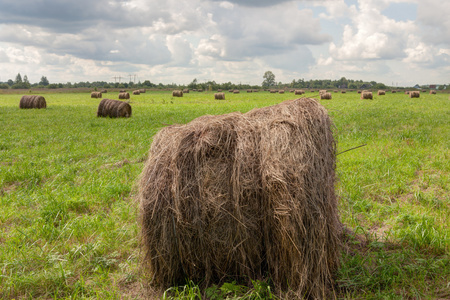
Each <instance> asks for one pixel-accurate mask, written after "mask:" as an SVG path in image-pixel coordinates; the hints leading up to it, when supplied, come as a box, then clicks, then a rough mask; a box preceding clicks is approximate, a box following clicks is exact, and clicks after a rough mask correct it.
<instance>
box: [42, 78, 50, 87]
mask: <svg viewBox="0 0 450 300" xmlns="http://www.w3.org/2000/svg"><path fill="white" fill-rule="evenodd" d="M39 84H40V85H43V86H47V85H49V84H50V82H48V79H47V77H45V76H42V77H41V81H39Z"/></svg>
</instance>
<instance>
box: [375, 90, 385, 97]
mask: <svg viewBox="0 0 450 300" xmlns="http://www.w3.org/2000/svg"><path fill="white" fill-rule="evenodd" d="M377 95H378V96H384V95H386V92H385V91H383V90H379V91H378V93H377Z"/></svg>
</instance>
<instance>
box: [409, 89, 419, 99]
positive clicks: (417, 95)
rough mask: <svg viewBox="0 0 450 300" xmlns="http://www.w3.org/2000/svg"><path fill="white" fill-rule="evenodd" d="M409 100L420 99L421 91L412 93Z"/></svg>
mask: <svg viewBox="0 0 450 300" xmlns="http://www.w3.org/2000/svg"><path fill="white" fill-rule="evenodd" d="M409 98H420V92H419V91H410V92H409Z"/></svg>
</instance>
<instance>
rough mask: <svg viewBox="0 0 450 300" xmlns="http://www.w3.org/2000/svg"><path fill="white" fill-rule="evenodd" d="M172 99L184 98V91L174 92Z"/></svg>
mask: <svg viewBox="0 0 450 300" xmlns="http://www.w3.org/2000/svg"><path fill="white" fill-rule="evenodd" d="M172 97H183V91H180V90H175V91H173V92H172Z"/></svg>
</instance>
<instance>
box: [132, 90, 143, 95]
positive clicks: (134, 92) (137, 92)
mask: <svg viewBox="0 0 450 300" xmlns="http://www.w3.org/2000/svg"><path fill="white" fill-rule="evenodd" d="M140 94H141V91H140V90H135V91H133V95H140Z"/></svg>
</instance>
